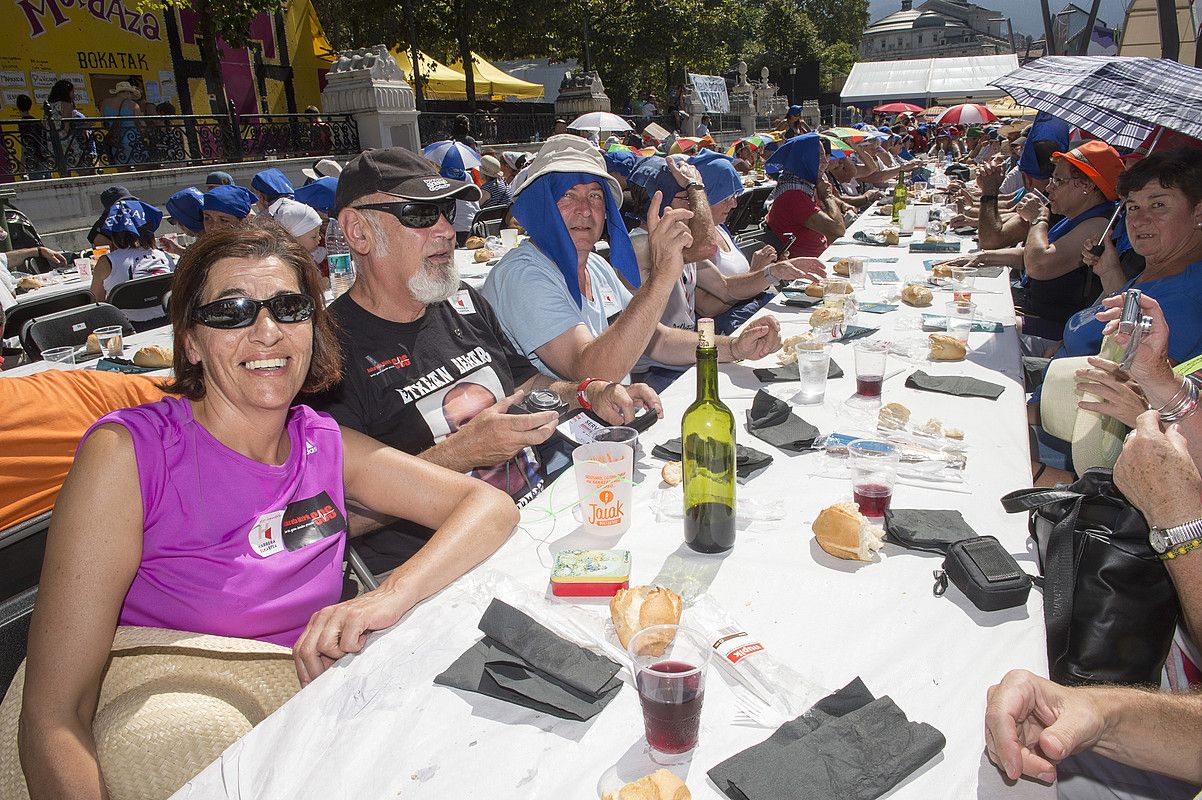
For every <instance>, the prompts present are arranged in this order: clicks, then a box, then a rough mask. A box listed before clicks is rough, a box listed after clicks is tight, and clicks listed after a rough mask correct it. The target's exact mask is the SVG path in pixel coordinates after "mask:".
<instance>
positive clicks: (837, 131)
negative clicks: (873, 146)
mask: <svg viewBox="0 0 1202 800" xmlns="http://www.w3.org/2000/svg"><path fill="white" fill-rule="evenodd" d="M826 133H827V135H829V136H836V137H838V138H840V139H842V140H843V141H845V142H862V141H864V140H865V139H867V138H868V136H869V134H868V133H865V132H864V131H862V130H859V129H857V128H830V129H829V130H827V132H826Z"/></svg>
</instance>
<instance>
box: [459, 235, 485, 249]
mask: <svg viewBox="0 0 1202 800" xmlns="http://www.w3.org/2000/svg"><path fill="white" fill-rule="evenodd" d="M485 244H487V240H486V239H485V238H484V237H483V236H469V237H467V239H465V240H464V242H463V246H464V248H465V249H467V250H478V249H479V248H481V247H483V246H484V245H485Z"/></svg>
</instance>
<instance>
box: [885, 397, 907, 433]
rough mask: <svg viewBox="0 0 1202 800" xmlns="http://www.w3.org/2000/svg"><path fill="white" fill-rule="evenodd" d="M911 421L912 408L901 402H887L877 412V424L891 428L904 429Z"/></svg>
mask: <svg viewBox="0 0 1202 800" xmlns="http://www.w3.org/2000/svg"><path fill="white" fill-rule="evenodd" d="M909 422H910V409H908V408H906V407H905V406H903V405H902V404H901V403H887V404H885V405H883V406H881V410H880V412H878V413H877V425H878V426H879V427H882V428H887V429H889V430H895V431H900V430H903V429H904V428H905V427H906V425H907V424H908V423H909Z"/></svg>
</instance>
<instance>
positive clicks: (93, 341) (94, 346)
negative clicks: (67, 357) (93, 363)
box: [85, 333, 100, 353]
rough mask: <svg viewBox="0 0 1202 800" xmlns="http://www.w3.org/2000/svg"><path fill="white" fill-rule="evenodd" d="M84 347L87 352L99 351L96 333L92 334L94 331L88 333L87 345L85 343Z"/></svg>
mask: <svg viewBox="0 0 1202 800" xmlns="http://www.w3.org/2000/svg"><path fill="white" fill-rule="evenodd" d="M85 347H86V349H87V351H88V352H89V353H99V352H100V340H99V339H97V338H96V334H94V333H89V334H88V343H87V345H85Z"/></svg>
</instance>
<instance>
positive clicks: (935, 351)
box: [930, 333, 968, 361]
mask: <svg viewBox="0 0 1202 800" xmlns="http://www.w3.org/2000/svg"><path fill="white" fill-rule="evenodd" d="M930 343H931V360H932V361H959V360H960V359H962V358H964V356H966V355H968V348H966V347H965V346H964V342H962V341H960V340H959V339H957V338H956V337H954V336H948V335H947V334H946V333H932V334H931V336H930Z"/></svg>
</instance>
